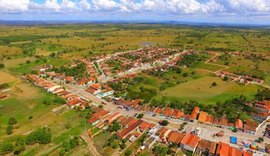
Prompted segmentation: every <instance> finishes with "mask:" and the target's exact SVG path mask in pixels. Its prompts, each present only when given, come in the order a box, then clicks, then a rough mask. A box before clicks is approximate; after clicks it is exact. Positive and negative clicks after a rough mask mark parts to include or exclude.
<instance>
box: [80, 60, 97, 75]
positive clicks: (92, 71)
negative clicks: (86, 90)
mask: <svg viewBox="0 0 270 156" xmlns="http://www.w3.org/2000/svg"><path fill="white" fill-rule="evenodd" d="M79 61H80V62H83V63H84V64H85V65H86V70H87V73H88V74H89V75H91V78H92V79H96V78H97V77H98V76H99V75H100V73H99V72H98V70H97V69H96V68H95V66H94V64H93V62H92V61H90V60H87V59H80V60H79Z"/></svg>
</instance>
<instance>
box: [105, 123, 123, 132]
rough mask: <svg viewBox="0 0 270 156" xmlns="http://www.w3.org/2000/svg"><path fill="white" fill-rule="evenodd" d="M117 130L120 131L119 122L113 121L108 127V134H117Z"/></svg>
mask: <svg viewBox="0 0 270 156" xmlns="http://www.w3.org/2000/svg"><path fill="white" fill-rule="evenodd" d="M119 129H121V125H120V124H119V122H117V121H114V122H113V124H112V125H111V126H110V127H109V129H108V130H109V131H110V132H117V131H118V130H119Z"/></svg>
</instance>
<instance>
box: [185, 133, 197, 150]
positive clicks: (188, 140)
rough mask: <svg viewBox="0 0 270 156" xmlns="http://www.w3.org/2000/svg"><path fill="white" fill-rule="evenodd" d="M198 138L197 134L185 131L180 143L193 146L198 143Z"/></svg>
mask: <svg viewBox="0 0 270 156" xmlns="http://www.w3.org/2000/svg"><path fill="white" fill-rule="evenodd" d="M199 141H200V138H199V137H198V136H197V135H194V134H190V133H187V134H186V135H185V136H184V138H183V139H182V141H181V144H183V145H187V146H189V147H191V148H193V149H194V148H195V147H196V146H197V144H198V143H199Z"/></svg>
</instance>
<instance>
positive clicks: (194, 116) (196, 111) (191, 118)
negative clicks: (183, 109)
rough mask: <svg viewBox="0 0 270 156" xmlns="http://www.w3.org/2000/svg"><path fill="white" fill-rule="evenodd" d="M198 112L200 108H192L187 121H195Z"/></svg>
mask: <svg viewBox="0 0 270 156" xmlns="http://www.w3.org/2000/svg"><path fill="white" fill-rule="evenodd" d="M199 112H200V108H199V107H194V109H193V111H192V113H191V115H190V117H189V120H190V121H194V120H196V119H197V115H198V113H199Z"/></svg>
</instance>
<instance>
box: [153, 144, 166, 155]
mask: <svg viewBox="0 0 270 156" xmlns="http://www.w3.org/2000/svg"><path fill="white" fill-rule="evenodd" d="M153 152H154V153H155V155H157V156H166V155H167V152H168V148H167V147H162V146H160V145H157V146H155V147H154V148H153Z"/></svg>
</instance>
